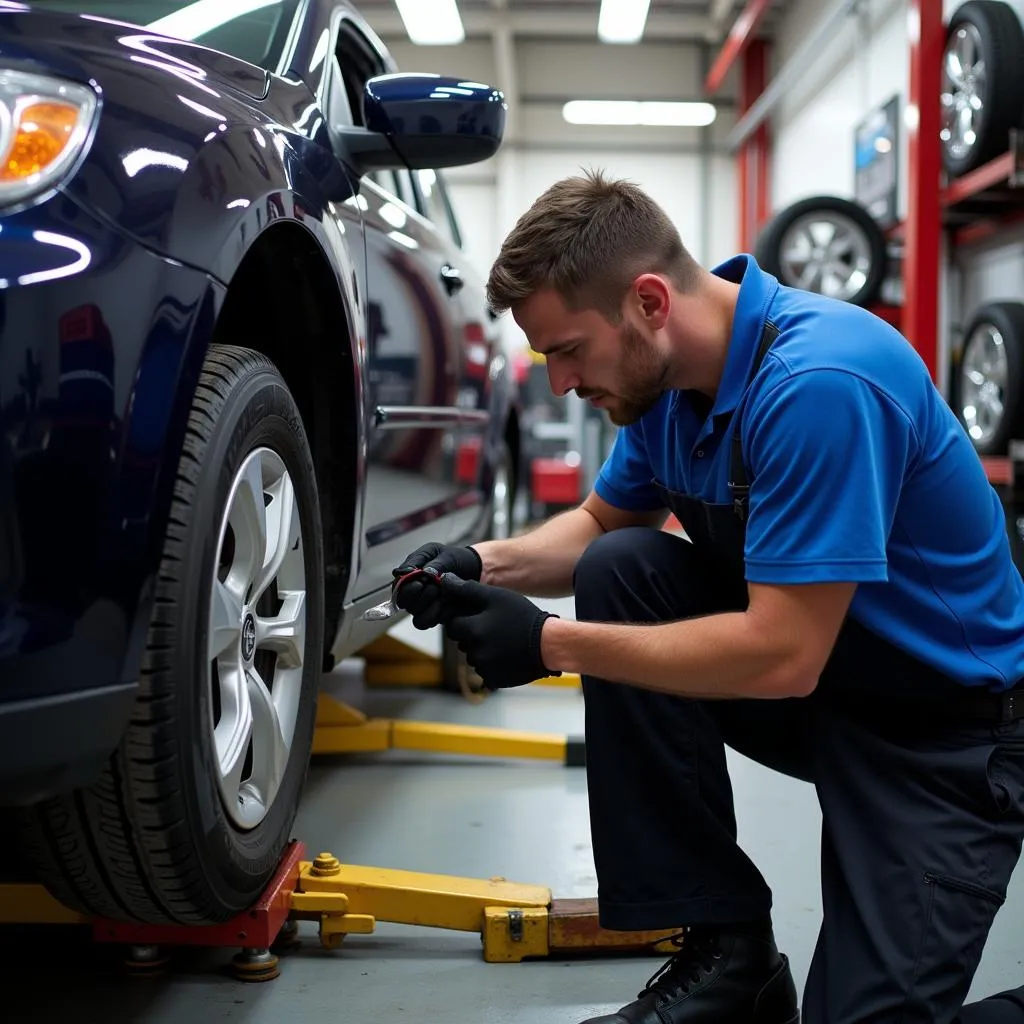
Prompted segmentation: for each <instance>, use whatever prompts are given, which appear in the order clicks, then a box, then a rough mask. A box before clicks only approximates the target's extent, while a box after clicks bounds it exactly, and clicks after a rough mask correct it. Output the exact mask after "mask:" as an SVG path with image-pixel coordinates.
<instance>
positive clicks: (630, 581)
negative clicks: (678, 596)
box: [573, 526, 686, 622]
mask: <svg viewBox="0 0 1024 1024" xmlns="http://www.w3.org/2000/svg"><path fill="white" fill-rule="evenodd" d="M685 543H686V542H685V541H682V540H680V539H679V538H678V537H673V536H672V535H670V534H668V533H664V532H663V531H660V530H654V529H651V528H650V527H646V526H627V527H623V528H622V529H620V530H612V531H610V532H609V533H606V534H604V535H602V536H601V537H598V538H597V540H595V541H594V542H593V543H592V544H590V545H589V547H587V549H586V550H585V551H584V552H583V554H582V556H581V557H580V559H579V561H578V562H577V563H576V570H575V573H574V574H573V592H574V594H575V598H576V618H577V619H580V620H581V621H590V622H595V621H605V622H608V621H611V622H622V621H626V620H632V621H639V622H650V621H657V620H658V619H661V618H667V617H668V616H669V615H670V614H671V608H670V602H668V601H666V597H667V594H666V592H665V587H664V586H663V585H659V579H658V578H659V576H662V575H663V574H665V573H666V572H668V573H671V572H672V564H673V562H678V561H679V559H680V556H681V552H680V549H679V547H678V545H681V544H685Z"/></svg>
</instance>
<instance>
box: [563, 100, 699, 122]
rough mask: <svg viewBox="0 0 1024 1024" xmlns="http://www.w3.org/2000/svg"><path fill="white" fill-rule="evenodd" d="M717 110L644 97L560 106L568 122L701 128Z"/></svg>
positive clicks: (571, 102)
mask: <svg viewBox="0 0 1024 1024" xmlns="http://www.w3.org/2000/svg"><path fill="white" fill-rule="evenodd" d="M716 114H717V111H716V110H715V108H714V106H713V105H712V104H710V103H683V102H673V103H661V102H653V101H644V100H570V101H569V102H568V103H566V105H565V106H564V107H562V116H563V117H564V118H565V119H566V121H568V122H569V124H618V125H655V126H658V127H668V128H703V127H704V126H706V125H709V124H711V122H712V121H714V119H715V116H716Z"/></svg>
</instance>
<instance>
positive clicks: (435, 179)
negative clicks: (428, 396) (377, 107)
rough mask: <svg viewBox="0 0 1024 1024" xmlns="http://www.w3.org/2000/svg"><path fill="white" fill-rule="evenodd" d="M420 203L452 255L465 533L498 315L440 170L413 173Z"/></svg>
mask: <svg viewBox="0 0 1024 1024" xmlns="http://www.w3.org/2000/svg"><path fill="white" fill-rule="evenodd" d="M412 180H413V186H414V188H415V197H416V204H417V208H418V209H419V211H420V212H421V213H422V214H423V216H424V217H426V218H427V219H428V220H429V221H430V222H431V224H432V225H433V226H434V227H435V229H436V231H437V234H438V236H439V244H440V245H441V246H442V247H443V249H444V252H445V254H446V258H447V270H446V274H447V275H448V279H449V281H450V284H451V286H452V292H453V294H452V299H453V303H452V315H453V317H454V318H455V321H456V323H455V329H456V338H457V347H456V351H455V363H456V371H457V374H458V382H457V397H456V403H457V404H458V407H459V412H460V419H459V433H458V438H457V441H456V454H455V483H456V486H457V489H458V509H457V511H456V513H455V517H454V520H453V523H452V527H453V530H454V536H455V537H458V538H464V537H466V536H467V535H468V534H469V533H470V532H471V531H473V530H474V528H477V530H478V529H479V525H480V514H481V506H482V505H483V504H484V503H485V496H484V493H483V491H482V490H481V484H482V483H483V477H482V475H481V464H480V463H481V459H482V456H483V451H484V443H485V441H486V435H487V432H488V430H489V429H490V426H491V413H490V411H489V410H490V405H491V398H492V396H491V378H490V371H491V360H492V358H493V356H494V352H495V348H496V346H497V345H498V344H499V341H498V332H497V327H496V325H495V323H494V319H493V318H492V317H490V316H488V314H487V301H486V294H485V284H484V280H483V277H482V276H481V274H480V272H479V270H478V268H476V267H473V266H472V265H471V264H470V263H469V261H468V259H467V257H466V254H465V252H464V251H463V240H462V234H461V231H460V228H459V222H458V218H457V217H456V215H455V210H454V208H453V206H452V202H451V199H450V197H449V194H448V189H447V185H446V183H445V178H444V174H443V172H442V171H440V170H432V169H417V170H415V171H413V172H412Z"/></svg>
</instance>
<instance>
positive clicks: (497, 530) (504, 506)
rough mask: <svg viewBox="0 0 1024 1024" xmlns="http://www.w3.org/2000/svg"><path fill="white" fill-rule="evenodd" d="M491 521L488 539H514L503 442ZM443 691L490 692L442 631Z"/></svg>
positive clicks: (479, 695) (510, 469)
mask: <svg viewBox="0 0 1024 1024" xmlns="http://www.w3.org/2000/svg"><path fill="white" fill-rule="evenodd" d="M494 472H495V477H494V486H493V488H492V494H493V498H492V501H491V508H490V516H491V521H490V523H489V525H488V529H487V540H506V539H507V538H508V537H511V536H512V526H513V514H514V511H515V497H516V496H515V465H514V460H513V458H512V449H511V448H510V447H509V445H508V442H507V441H505V442H502V446H501V450H500V452H499V455H498V463H497V465H496V466H495V471H494ZM441 689H442V690H447V691H449V692H451V693H461V694H462V696H463V697H465V698H466V700H468V701H470V702H472V703H479V702H480V701H482V700H483V699H484V697H485V696H486V694H487V693H489V692H490V691H489V690H487V689H486V688H485V687H484V684H483V680H482V679H481V678H480V676H478V675H477V674H476V672H474V671H473V669H472V667H471V666H470V664H469V662H467V661H466V656H465V655H464V654H463V653H462V651H460V650H459V648H458V645H457V644H456V643H455V642H454V641H452V640H449V639H448V637H447V636H446V635H445V633H444V631H443V630H442V631H441Z"/></svg>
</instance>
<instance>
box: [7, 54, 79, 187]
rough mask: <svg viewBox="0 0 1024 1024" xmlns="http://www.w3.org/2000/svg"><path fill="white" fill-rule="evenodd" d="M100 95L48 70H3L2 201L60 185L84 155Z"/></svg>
mask: <svg viewBox="0 0 1024 1024" xmlns="http://www.w3.org/2000/svg"><path fill="white" fill-rule="evenodd" d="M95 113H96V94H95V93H94V92H93V91H92V90H91V89H88V88H86V87H85V86H84V85H77V84H75V83H74V82H66V81H64V80H62V79H59V78H51V77H50V76H48V75H35V74H28V73H27V72H23V71H8V70H0V205H4V206H6V205H9V204H11V203H17V202H21V201H22V200H24V199H27V198H28V197H29V196H32V195H35V194H36V193H37V192H41V191H44V190H45V189H48V188H51V187H53V186H54V185H56V184H57V182H58V181H59V180H60V178H61V176H62V175H63V174H65V173H66V172H67V170H68V168H69V167H70V166H71V165H72V164H73V163H74V162H75V160H76V159H77V158H78V156H79V155H80V154H81V152H82V149H83V147H84V146H85V144H86V141H87V140H88V138H89V132H90V129H91V127H92V122H93V117H94V116H95Z"/></svg>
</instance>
